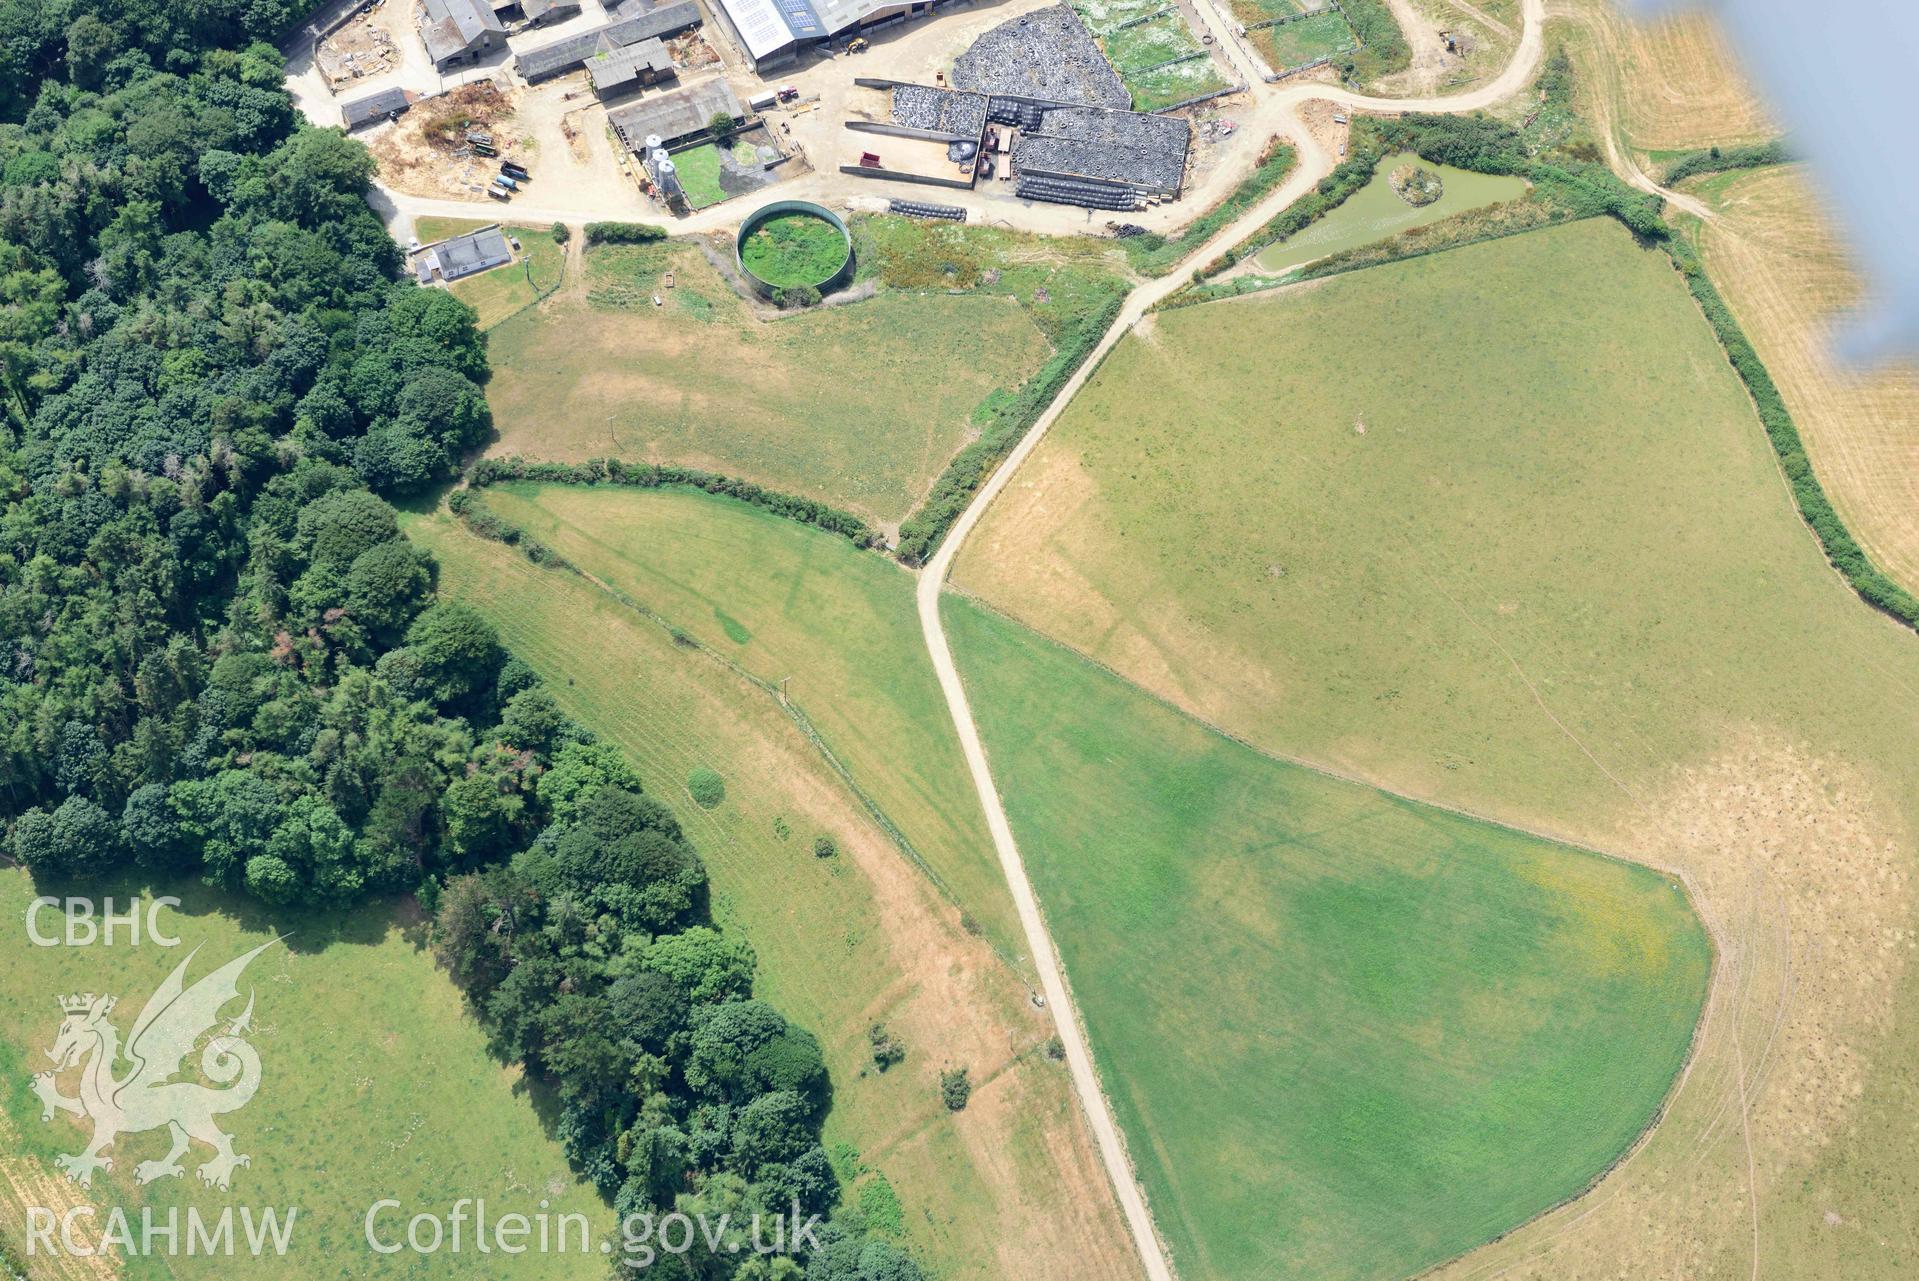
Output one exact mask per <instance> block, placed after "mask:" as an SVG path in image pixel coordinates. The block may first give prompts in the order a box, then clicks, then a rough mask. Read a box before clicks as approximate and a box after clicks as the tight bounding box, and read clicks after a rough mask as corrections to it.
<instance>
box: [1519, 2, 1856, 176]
mask: <svg viewBox="0 0 1919 1281" xmlns="http://www.w3.org/2000/svg"><path fill="white" fill-rule="evenodd" d="M1548 13H1549V15H1551V16H1554V17H1560V18H1570V19H1572V20H1574V21H1575V22H1577V23H1578V24H1579V25H1580V26H1582V27H1583V28H1584V29H1585V33H1586V35H1587V39H1588V41H1589V43H1587V42H1585V41H1578V40H1575V42H1574V50H1575V53H1576V54H1577V53H1578V52H1579V51H1580V49H1581V48H1584V49H1585V50H1586V51H1587V52H1589V53H1590V54H1591V55H1592V56H1588V57H1581V58H1580V59H1579V64H1578V65H1579V70H1580V72H1581V74H1582V75H1583V76H1584V77H1586V78H1587V79H1588V80H1597V82H1598V83H1597V84H1596V85H1594V86H1593V87H1594V88H1596V89H1597V90H1598V91H1599V100H1598V101H1594V102H1592V103H1590V104H1589V105H1590V106H1591V107H1593V108H1594V109H1595V114H1596V115H1598V117H1599V118H1600V119H1601V120H1602V121H1610V122H1611V123H1612V124H1613V125H1614V126H1615V127H1616V128H1618V129H1619V130H1620V131H1621V132H1622V133H1623V134H1624V137H1625V140H1626V141H1627V142H1628V143H1629V144H1630V145H1631V146H1632V147H1633V148H1634V149H1636V150H1638V151H1652V152H1656V151H1685V150H1690V149H1693V148H1698V147H1706V146H1711V145H1713V144H1715V143H1717V144H1721V145H1724V144H1728V143H1741V142H1758V141H1760V140H1762V139H1765V138H1770V137H1772V136H1774V135H1775V134H1777V133H1778V132H1779V130H1778V126H1776V125H1775V124H1774V123H1773V122H1772V120H1771V118H1770V117H1769V116H1768V115H1767V114H1766V109H1765V107H1764V105H1763V104H1762V103H1761V102H1760V101H1759V100H1758V98H1756V97H1755V96H1754V95H1753V92H1752V89H1751V87H1750V86H1748V85H1747V83H1746V81H1745V79H1744V77H1743V76H1742V74H1741V73H1740V71H1739V68H1738V64H1737V62H1736V61H1735V59H1734V56H1733V53H1732V50H1731V49H1730V48H1729V47H1728V45H1727V43H1726V38H1725V36H1724V35H1723V34H1721V32H1720V30H1719V27H1718V25H1717V24H1716V23H1715V22H1714V21H1713V20H1712V19H1711V18H1710V17H1708V16H1706V15H1704V14H1700V13H1682V14H1679V15H1677V16H1675V17H1671V18H1666V19H1662V20H1659V21H1656V22H1637V21H1627V20H1625V19H1623V18H1621V17H1620V16H1619V13H1618V11H1617V8H1616V7H1615V5H1614V4H1613V0H1557V2H1556V3H1554V4H1553V5H1552V6H1551V7H1550V8H1549V10H1548ZM1807 21H1808V22H1814V23H1816V22H1817V21H1818V19H1817V18H1816V17H1815V16H1814V15H1812V14H1811V13H1810V12H1809V13H1808V14H1807ZM1614 109H1616V110H1614Z"/></svg>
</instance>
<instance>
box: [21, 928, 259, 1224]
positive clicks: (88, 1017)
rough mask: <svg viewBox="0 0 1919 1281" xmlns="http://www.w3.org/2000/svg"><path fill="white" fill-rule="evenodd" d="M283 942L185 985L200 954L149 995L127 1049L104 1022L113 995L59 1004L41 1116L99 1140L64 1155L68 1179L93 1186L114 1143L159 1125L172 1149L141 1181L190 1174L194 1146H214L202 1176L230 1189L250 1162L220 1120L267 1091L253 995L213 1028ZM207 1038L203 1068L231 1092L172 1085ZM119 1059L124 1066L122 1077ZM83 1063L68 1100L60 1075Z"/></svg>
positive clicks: (139, 1170)
mask: <svg viewBox="0 0 1919 1281" xmlns="http://www.w3.org/2000/svg"><path fill="white" fill-rule="evenodd" d="M278 941H279V940H278V939H271V940H269V941H267V942H265V943H262V944H261V945H260V946H259V947H256V948H254V949H253V950H252V951H251V952H248V953H247V954H246V955H244V956H242V957H239V958H238V959H236V960H232V961H229V962H227V963H226V964H225V965H223V966H221V967H220V968H219V969H217V970H215V971H214V972H213V973H211V974H209V975H207V976H206V977H205V978H202V979H200V980H199V981H198V982H196V983H194V984H193V986H191V987H188V986H187V985H186V972H187V966H188V965H190V964H191V963H192V961H193V956H194V954H195V953H197V952H198V951H199V949H198V948H195V949H194V952H193V953H189V954H188V955H187V959H186V960H184V961H182V962H180V964H179V965H178V966H177V967H176V968H175V969H174V971H173V973H171V974H169V975H168V976H167V979H166V982H164V983H162V984H161V985H160V987H159V990H157V991H156V992H154V994H153V995H152V996H151V997H150V998H148V1000H147V1003H146V1006H145V1008H143V1009H142V1010H141V1011H140V1017H139V1018H137V1019H135V1020H134V1021H133V1031H132V1032H131V1033H129V1034H128V1036H127V1041H126V1049H125V1051H124V1052H123V1051H122V1050H121V1047H120V1032H119V1029H117V1028H115V1027H114V1026H113V1024H112V1023H110V1022H109V1021H108V1019H107V1016H108V1015H110V1014H112V1013H113V1007H114V1004H115V999H114V998H113V997H111V996H95V995H94V994H93V993H91V992H89V993H87V994H86V995H84V996H66V997H61V998H60V1010H61V1013H62V1014H63V1015H64V1016H65V1017H64V1018H63V1019H62V1020H61V1023H60V1033H59V1035H58V1036H57V1037H56V1038H55V1039H54V1042H53V1048H52V1049H50V1050H48V1051H47V1057H48V1058H50V1059H52V1060H53V1063H54V1069H53V1071H51V1072H40V1073H37V1074H36V1075H35V1076H34V1078H33V1091H34V1093H35V1094H37V1095H39V1096H40V1103H41V1106H42V1107H43V1108H44V1109H45V1111H44V1113H43V1114H42V1116H41V1118H40V1119H41V1120H43V1121H51V1120H52V1119H53V1114H54V1113H55V1112H56V1111H60V1112H70V1113H72V1114H73V1115H75V1116H79V1117H85V1118H87V1119H90V1120H91V1121H92V1122H93V1141H92V1142H90V1143H88V1144H87V1146H86V1147H85V1149H83V1150H82V1151H80V1152H77V1153H74V1154H73V1155H71V1156H66V1155H62V1156H60V1157H59V1158H57V1159H58V1163H59V1166H60V1168H61V1169H63V1170H65V1171H66V1172H67V1174H68V1176H69V1177H70V1178H72V1179H74V1180H76V1181H77V1182H78V1183H79V1184H80V1185H81V1186H82V1187H88V1186H91V1185H92V1183H93V1172H94V1171H95V1170H111V1169H112V1168H113V1158H111V1157H108V1156H103V1155H102V1153H103V1152H105V1151H106V1149H107V1148H109V1147H111V1146H112V1145H113V1143H114V1141H115V1140H116V1139H118V1138H119V1137H120V1136H121V1135H123V1134H139V1133H143V1132H145V1131H147V1130H158V1129H162V1128H164V1129H166V1130H167V1131H169V1133H170V1135H171V1137H172V1140H173V1146H172V1148H171V1150H169V1151H168V1152H167V1154H166V1156H165V1157H164V1158H162V1159H161V1160H158V1161H142V1162H140V1163H139V1164H138V1165H136V1166H134V1168H133V1177H134V1180H135V1181H136V1182H138V1183H151V1182H153V1181H154V1180H155V1179H163V1178H171V1177H176V1176H178V1175H180V1174H181V1173H183V1171H182V1169H181V1165H180V1158H181V1157H183V1156H185V1155H186V1154H187V1149H188V1147H189V1146H190V1145H191V1143H192V1141H195V1140H197V1141H199V1142H200V1143H203V1144H205V1145H206V1146H208V1147H210V1148H212V1149H213V1159H212V1160H210V1161H208V1162H207V1163H206V1164H204V1165H202V1166H201V1167H200V1168H199V1170H198V1171H197V1173H198V1174H199V1176H200V1181H201V1182H202V1183H205V1184H207V1185H208V1186H209V1187H216V1188H220V1189H223V1190H224V1189H226V1188H228V1187H230V1186H231V1184H232V1181H233V1171H234V1170H235V1168H237V1167H239V1166H243V1165H249V1164H251V1158H249V1157H245V1156H241V1155H240V1154H239V1153H237V1152H235V1151H234V1150H233V1139H232V1137H231V1136H229V1135H228V1134H226V1133H225V1132H224V1131H222V1130H221V1129H220V1127H219V1126H218V1125H216V1124H215V1123H214V1118H215V1117H217V1116H220V1115H221V1114H222V1113H226V1112H234V1111H237V1110H239V1109H240V1108H243V1107H245V1106H246V1105H247V1103H248V1101H249V1100H251V1099H252V1098H253V1095H254V1093H255V1092H256V1091H257V1090H258V1089H259V1088H260V1056H259V1054H257V1053H256V1052H255V1051H254V1049H253V1047H252V1046H251V1045H249V1044H247V1042H246V1041H245V1040H244V1039H243V1034H244V1033H246V1032H247V1031H249V1030H250V1028H251V1024H252V1019H253V994H252V993H251V992H248V994H247V1004H246V1008H245V1009H244V1010H242V1011H241V1012H240V1013H239V1015H238V1016H237V1017H235V1018H232V1019H228V1020H227V1021H226V1024H225V1026H224V1028H221V1029H220V1030H218V1031H217V1032H215V1028H216V1025H218V1024H219V1023H220V1011H221V1010H222V1009H223V1008H224V1007H225V1006H226V1005H228V1004H229V1003H230V1002H232V1001H235V1000H237V999H239V995H240V990H239V982H240V974H241V972H242V971H244V970H245V969H246V967H247V965H248V963H249V962H251V961H252V960H253V958H254V957H256V956H258V955H260V953H262V952H264V951H266V950H267V949H268V948H269V947H272V946H273V944H274V943H276V942H278ZM208 1032H215V1035H214V1036H213V1037H212V1038H211V1039H210V1040H208V1041H207V1043H206V1046H205V1048H204V1049H203V1050H202V1051H201V1053H200V1071H201V1072H202V1073H203V1074H204V1075H205V1076H206V1078H207V1079H208V1080H210V1081H213V1082H215V1084H216V1085H217V1086H219V1087H224V1088H215V1086H208V1085H202V1084H200V1083H198V1082H197V1081H175V1080H172V1079H170V1078H172V1077H173V1076H175V1075H176V1074H177V1073H179V1072H180V1071H181V1070H182V1067H183V1066H184V1064H185V1061H186V1058H187V1056H188V1055H189V1054H191V1053H192V1052H193V1048H194V1046H195V1045H197V1044H198V1043H199V1042H200V1039H201V1038H202V1037H203V1036H205V1035H206V1034H207V1033H208ZM122 1059H124V1060H125V1061H126V1064H127V1066H126V1068H125V1070H124V1071H120V1072H117V1073H116V1070H117V1069H118V1067H119V1065H120V1062H121V1060H122ZM81 1065H84V1066H81ZM76 1066H81V1073H80V1093H79V1095H78V1097H75V1098H68V1097H67V1096H66V1095H64V1094H62V1093H60V1087H59V1086H58V1085H57V1084H56V1083H55V1080H54V1078H55V1075H56V1074H57V1073H61V1072H65V1071H67V1070H69V1069H71V1068H74V1067H76Z"/></svg>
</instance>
